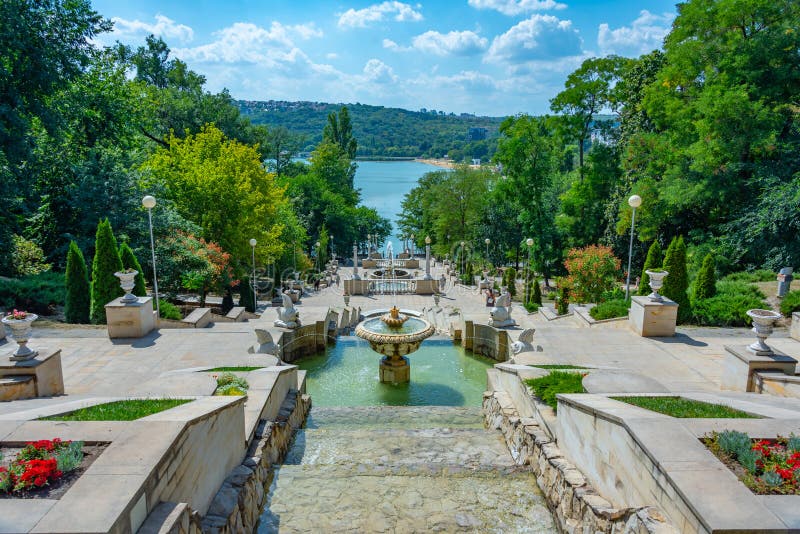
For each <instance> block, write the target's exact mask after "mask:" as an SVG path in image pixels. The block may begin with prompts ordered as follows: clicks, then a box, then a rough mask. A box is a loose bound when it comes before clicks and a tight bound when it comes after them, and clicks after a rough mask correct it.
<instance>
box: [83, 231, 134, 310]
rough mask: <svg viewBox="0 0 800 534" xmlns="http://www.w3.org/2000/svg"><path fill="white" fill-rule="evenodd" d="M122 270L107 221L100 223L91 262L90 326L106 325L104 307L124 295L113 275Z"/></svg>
mask: <svg viewBox="0 0 800 534" xmlns="http://www.w3.org/2000/svg"><path fill="white" fill-rule="evenodd" d="M121 270H122V261H121V260H120V259H119V249H118V248H117V240H116V239H115V238H114V231H113V230H112V229H111V223H109V222H108V219H105V220H103V221H100V223H99V224H98V225H97V233H96V235H95V243H94V259H93V260H92V289H91V296H92V305H91V313H90V316H89V318H90V319H91V321H92V324H105V323H106V309H105V305H106V304H108V303H109V302H111V301H112V300H114V299H115V298H117V297H121V296H122V295H124V294H125V292H124V291H122V287H120V285H119V278H117V277H116V276H114V273H116V272H119V271H121Z"/></svg>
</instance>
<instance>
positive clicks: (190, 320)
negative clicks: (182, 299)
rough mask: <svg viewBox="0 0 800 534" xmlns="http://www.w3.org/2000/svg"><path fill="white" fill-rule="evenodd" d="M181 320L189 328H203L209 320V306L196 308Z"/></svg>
mask: <svg viewBox="0 0 800 534" xmlns="http://www.w3.org/2000/svg"><path fill="white" fill-rule="evenodd" d="M181 322H182V323H183V324H185V325H188V326H189V327H191V328H205V327H206V326H208V324H209V323H210V322H211V308H197V309H196V310H194V311H193V312H192V313H190V314H189V315H187V316H186V317H185V318H184V319H183V320H182V321H181Z"/></svg>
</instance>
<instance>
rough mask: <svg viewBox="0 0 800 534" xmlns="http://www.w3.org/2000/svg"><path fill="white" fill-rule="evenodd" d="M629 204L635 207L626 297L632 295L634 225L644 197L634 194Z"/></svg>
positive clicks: (632, 218) (632, 214)
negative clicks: (637, 209) (637, 210)
mask: <svg viewBox="0 0 800 534" xmlns="http://www.w3.org/2000/svg"><path fill="white" fill-rule="evenodd" d="M628 205H629V206H630V207H631V208H632V209H633V213H631V241H630V245H629V246H628V279H627V280H626V282H625V299H628V297H630V295H631V257H632V256H633V225H634V224H635V223H636V208H638V207H639V206H641V205H642V197H640V196H639V195H632V196H631V197H630V198H629V199H628Z"/></svg>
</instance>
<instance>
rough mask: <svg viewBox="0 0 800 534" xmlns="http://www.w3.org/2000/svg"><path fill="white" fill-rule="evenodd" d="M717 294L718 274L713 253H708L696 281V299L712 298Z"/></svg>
mask: <svg viewBox="0 0 800 534" xmlns="http://www.w3.org/2000/svg"><path fill="white" fill-rule="evenodd" d="M716 294H717V276H716V270H715V262H714V255H713V254H706V257H705V258H703V265H702V267H700V271H699V272H698V273H697V278H696V279H695V281H694V300H696V301H697V300H702V299H710V298H711V297H713V296H714V295H716Z"/></svg>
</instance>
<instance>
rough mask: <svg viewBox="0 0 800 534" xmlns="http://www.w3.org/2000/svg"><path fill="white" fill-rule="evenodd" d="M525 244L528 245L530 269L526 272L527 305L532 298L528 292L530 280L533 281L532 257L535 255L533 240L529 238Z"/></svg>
mask: <svg viewBox="0 0 800 534" xmlns="http://www.w3.org/2000/svg"><path fill="white" fill-rule="evenodd" d="M525 244H526V245H528V269H527V270H526V271H525V293H526V294H525V299H526V302H525V304H527V303H528V302H527V301H528V299H530V298H531V296H530V295H528V294H527V291H528V286H529V285H530V279H531V263H532V262H531V256H532V254H533V238H531V237H529V238H528V239H526V240H525Z"/></svg>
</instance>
